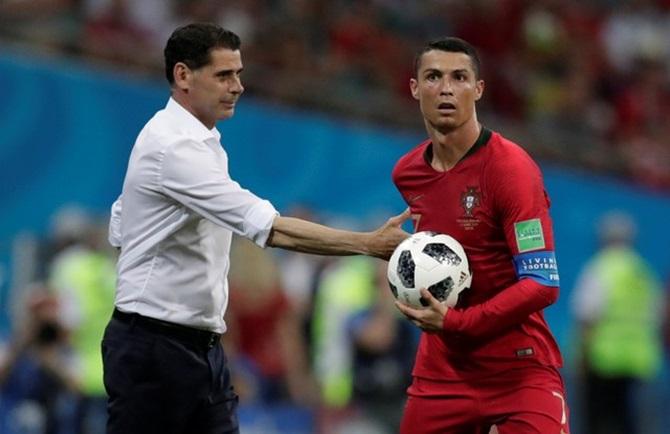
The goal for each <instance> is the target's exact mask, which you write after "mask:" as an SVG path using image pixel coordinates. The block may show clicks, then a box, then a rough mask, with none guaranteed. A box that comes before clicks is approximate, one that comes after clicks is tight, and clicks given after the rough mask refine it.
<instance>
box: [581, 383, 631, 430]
mask: <svg viewBox="0 0 670 434" xmlns="http://www.w3.org/2000/svg"><path fill="white" fill-rule="evenodd" d="M634 384H635V380H634V379H633V378H629V377H614V378H607V377H602V376H600V375H598V374H596V373H594V372H589V373H587V376H586V394H585V407H586V414H585V415H584V416H585V417H584V419H585V431H584V432H585V433H588V434H636V433H637V429H636V423H635V417H634V414H633V413H634V410H633V402H632V393H633V386H634Z"/></svg>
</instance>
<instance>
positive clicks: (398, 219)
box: [389, 207, 412, 226]
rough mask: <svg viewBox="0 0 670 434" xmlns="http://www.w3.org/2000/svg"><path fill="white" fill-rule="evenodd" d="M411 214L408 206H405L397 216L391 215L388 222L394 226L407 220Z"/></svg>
mask: <svg viewBox="0 0 670 434" xmlns="http://www.w3.org/2000/svg"><path fill="white" fill-rule="evenodd" d="M411 214H412V213H411V211H410V209H409V207H407V208H405V210H404V211H403V212H402V213H400V214H398V215H397V216H394V217H391V218H390V219H389V223H390V224H392V225H394V226H400V225H402V224H403V223H404V222H405V220H407V219H408V218H409V217H410V216H411Z"/></svg>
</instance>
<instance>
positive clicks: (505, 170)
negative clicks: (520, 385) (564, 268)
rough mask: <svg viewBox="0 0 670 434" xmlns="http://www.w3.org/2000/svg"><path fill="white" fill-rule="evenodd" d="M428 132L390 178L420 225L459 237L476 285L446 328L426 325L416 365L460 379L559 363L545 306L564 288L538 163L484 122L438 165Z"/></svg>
mask: <svg viewBox="0 0 670 434" xmlns="http://www.w3.org/2000/svg"><path fill="white" fill-rule="evenodd" d="M431 158H432V146H431V142H430V140H427V141H425V142H423V143H421V144H419V145H418V146H417V147H415V148H414V149H413V150H411V151H410V152H409V153H407V154H406V155H404V156H403V157H402V158H401V159H400V160H399V161H398V163H397V164H396V166H395V168H394V170H393V181H394V183H395V185H396V186H397V188H398V190H399V191H400V193H401V194H402V196H403V198H404V199H405V201H406V202H407V204H408V205H409V207H410V209H411V212H412V215H413V218H414V221H415V230H417V231H426V230H427V231H435V232H439V233H445V234H449V235H451V236H452V237H454V238H455V239H457V240H458V241H459V242H460V243H461V244H462V245H463V247H464V249H465V252H466V254H467V255H468V261H469V264H470V270H471V271H472V273H473V280H472V285H471V287H470V288H469V289H467V290H465V291H464V292H462V293H461V294H460V296H459V301H458V304H457V305H456V306H455V307H454V308H450V309H449V310H448V311H447V314H446V315H445V319H444V329H443V331H442V332H440V333H433V334H429V333H422V336H421V341H420V344H419V349H418V352H417V357H416V363H415V366H414V372H413V374H414V375H415V376H418V377H423V378H428V379H433V380H443V381H457V380H460V379H467V378H472V377H474V376H479V377H481V376H483V375H487V374H495V373H497V372H500V371H503V370H507V369H510V368H514V367H520V366H528V365H532V364H541V365H546V366H554V367H559V366H561V365H562V359H561V355H560V351H559V349H558V345H557V344H556V341H555V340H554V338H553V336H552V334H551V332H550V331H549V328H548V326H547V324H546V322H545V320H544V315H543V314H542V309H544V308H545V307H546V306H548V305H550V304H552V303H553V302H554V301H556V298H557V297H558V282H559V281H558V272H557V266H556V260H555V255H554V237H553V232H552V224H551V219H550V216H549V198H548V196H547V194H546V192H545V190H544V184H543V180H542V174H541V172H540V169H539V168H538V166H537V165H536V164H535V162H534V161H533V160H532V159H531V158H530V156H529V155H528V154H527V153H526V152H525V151H524V150H523V149H522V148H521V147H519V146H518V145H516V144H515V143H513V142H511V141H509V140H507V139H505V138H503V137H502V136H501V135H500V134H498V133H496V132H491V131H490V130H487V129H485V128H482V133H481V134H480V137H479V139H478V140H477V143H475V145H474V146H473V147H472V148H471V149H470V151H469V152H468V154H467V155H466V156H465V157H464V158H463V159H462V160H461V161H459V162H458V163H457V164H456V166H454V167H453V168H452V169H451V170H448V171H446V172H438V171H436V170H434V169H433V168H432V167H431V165H430V161H431Z"/></svg>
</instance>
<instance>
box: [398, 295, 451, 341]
mask: <svg viewBox="0 0 670 434" xmlns="http://www.w3.org/2000/svg"><path fill="white" fill-rule="evenodd" d="M421 297H422V298H423V299H424V300H426V301H427V302H428V306H427V307H425V308H422V309H415V308H413V307H410V306H407V305H406V304H402V303H401V302H399V301H396V302H395V305H396V307H397V308H398V310H399V311H400V312H402V314H403V315H405V316H406V317H407V319H409V320H410V321H412V322H413V323H414V325H416V326H417V327H419V328H420V329H421V330H423V331H424V332H428V333H435V332H439V331H442V327H443V326H442V322H443V321H444V316H445V315H446V314H447V310H449V308H448V307H447V305H446V304H443V303H440V301H439V300H438V299H436V298H435V297H433V295H432V294H431V293H430V292H428V290H427V289H426V288H421Z"/></svg>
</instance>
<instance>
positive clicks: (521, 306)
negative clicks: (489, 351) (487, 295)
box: [443, 153, 559, 337]
mask: <svg viewBox="0 0 670 434" xmlns="http://www.w3.org/2000/svg"><path fill="white" fill-rule="evenodd" d="M514 157H515V158H507V159H505V161H498V162H496V165H495V168H494V169H492V170H489V171H488V172H487V175H488V178H487V179H486V182H487V183H488V188H489V189H490V191H491V194H492V200H493V203H494V210H495V213H496V217H497V219H498V221H499V223H500V227H501V230H502V231H503V232H504V236H505V240H506V242H507V247H508V249H509V252H510V254H511V256H512V258H513V262H514V267H515V271H516V275H517V282H516V283H514V284H512V285H510V286H508V287H507V288H505V289H503V290H501V291H500V292H498V293H497V294H496V295H495V296H493V297H492V298H491V299H489V300H487V301H486V302H484V303H481V304H478V305H475V306H471V307H468V308H465V309H461V310H459V309H450V310H449V311H448V312H447V315H446V316H445V318H444V322H443V325H444V329H445V331H447V332H449V331H454V332H458V333H462V334H465V335H470V336H474V337H476V336H485V335H490V334H495V333H497V332H499V331H501V330H504V329H505V328H507V327H510V326H513V325H515V324H518V323H521V322H523V321H524V320H525V319H527V318H528V316H529V315H531V314H532V313H534V312H537V311H540V310H542V309H544V308H545V307H547V306H549V305H551V304H552V303H554V302H555V301H556V299H557V298H558V285H559V279H558V267H557V264H556V259H555V252H554V236H553V230H552V223H551V218H550V216H549V197H548V195H547V194H546V192H545V190H544V184H543V180H542V174H541V172H540V169H539V168H538V167H537V165H536V164H535V163H534V162H533V161H532V160H531V159H530V157H529V156H527V155H526V154H525V153H521V154H520V155H514Z"/></svg>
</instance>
